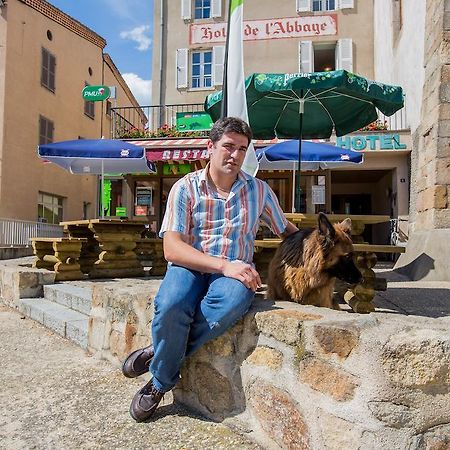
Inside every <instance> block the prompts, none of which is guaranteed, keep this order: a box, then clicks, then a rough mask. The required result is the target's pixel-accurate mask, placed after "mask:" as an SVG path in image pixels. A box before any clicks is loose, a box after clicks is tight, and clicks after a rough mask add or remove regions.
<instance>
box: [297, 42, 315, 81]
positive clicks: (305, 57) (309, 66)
mask: <svg viewBox="0 0 450 450" xmlns="http://www.w3.org/2000/svg"><path fill="white" fill-rule="evenodd" d="M298 71H299V72H300V73H309V72H314V48H313V42H312V41H300V42H299V43H298Z"/></svg>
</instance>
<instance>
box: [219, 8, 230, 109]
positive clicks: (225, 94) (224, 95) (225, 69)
mask: <svg viewBox="0 0 450 450" xmlns="http://www.w3.org/2000/svg"><path fill="white" fill-rule="evenodd" d="M230 17H231V0H229V1H228V24H227V40H226V43H225V57H224V61H223V80H222V105H221V108H220V117H221V118H223V117H227V115H228V83H227V81H228V80H227V78H228V77H227V72H228V49H229V45H230Z"/></svg>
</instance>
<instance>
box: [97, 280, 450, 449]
mask: <svg viewBox="0 0 450 450" xmlns="http://www.w3.org/2000/svg"><path fill="white" fill-rule="evenodd" d="M124 283H125V282H124V281H122V282H121V283H119V282H118V281H115V282H104V283H103V282H102V283H96V284H95V286H94V290H93V305H92V310H91V318H90V324H89V350H90V351H91V352H92V353H94V354H96V355H100V356H102V357H104V358H107V359H108V360H110V361H112V362H113V363H114V364H116V365H120V363H121V362H122V361H123V359H124V358H125V356H126V355H127V354H128V353H129V352H130V351H132V350H134V349H136V348H139V347H142V346H145V345H148V343H149V342H150V325H151V320H152V314H153V298H154V295H155V293H156V291H157V289H158V287H159V283H160V281H159V280H148V281H146V280H134V281H129V282H128V281H126V283H125V284H124ZM448 328H449V321H448V318H441V319H427V318H418V317H415V318H414V319H412V318H410V317H407V316H398V315H395V314H383V313H375V314H370V315H359V314H354V313H347V312H344V311H333V310H328V309H326V308H315V307H305V306H301V305H297V304H294V303H287V302H270V301H264V300H261V299H257V300H255V302H254V305H253V307H252V308H251V310H250V312H249V313H248V314H247V315H246V316H245V318H244V319H243V320H241V321H240V322H238V323H237V324H236V325H235V326H234V327H233V328H232V329H230V330H229V331H228V332H227V333H226V334H225V335H223V336H221V337H219V338H218V339H216V340H214V341H212V342H210V343H208V344H207V345H205V346H204V347H203V348H201V349H200V350H199V351H198V352H197V353H196V354H195V355H193V356H192V357H191V358H189V359H188V360H187V361H186V364H185V367H184V369H183V371H182V379H181V381H180V383H179V385H178V386H177V388H176V389H175V390H174V396H175V399H176V400H177V401H179V402H181V403H184V404H185V405H187V406H188V407H190V408H192V409H194V410H196V411H198V412H200V413H202V414H203V415H205V416H206V417H208V418H210V419H212V420H215V421H224V422H225V423H227V424H228V425H230V426H232V427H235V428H237V429H238V430H240V431H241V432H243V433H246V434H248V435H250V437H252V438H253V439H255V440H256V441H259V442H260V443H261V444H262V446H263V448H268V449H271V448H274V449H275V448H286V449H295V450H298V449H320V450H322V449H339V450H343V449H345V450H352V449H355V450H356V449H360V448H365V449H366V448H367V449H377V450H384V449H385V450H392V449H397V448H398V449H408V450H422V449H423V450H425V449H441V448H442V449H444V448H448V446H449V445H450V375H449V374H450V337H449V334H448ZM446 446H447V447H446Z"/></svg>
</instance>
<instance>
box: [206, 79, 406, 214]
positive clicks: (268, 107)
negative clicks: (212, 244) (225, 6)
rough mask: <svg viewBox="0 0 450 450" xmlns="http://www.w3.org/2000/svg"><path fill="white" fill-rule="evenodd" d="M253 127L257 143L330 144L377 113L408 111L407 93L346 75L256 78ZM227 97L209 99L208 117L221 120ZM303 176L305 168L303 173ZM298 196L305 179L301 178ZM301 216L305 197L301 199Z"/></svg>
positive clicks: (251, 83) (251, 95)
mask: <svg viewBox="0 0 450 450" xmlns="http://www.w3.org/2000/svg"><path fill="white" fill-rule="evenodd" d="M245 88H246V98H247V107H248V116H249V122H250V126H251V127H252V130H253V134H254V137H255V138H256V139H272V138H274V137H278V138H288V139H292V138H297V139H298V140H299V159H298V160H299V161H301V140H302V139H324V138H329V137H330V136H331V134H332V132H333V129H334V131H335V133H336V135H337V136H343V135H345V134H347V133H351V132H352V131H356V130H359V129H360V128H362V127H364V126H366V125H368V124H370V123H372V122H373V121H374V120H376V119H377V118H378V113H377V110H379V111H381V112H382V113H383V114H384V115H386V116H390V115H392V114H394V113H395V112H396V111H398V110H399V109H401V108H402V107H403V105H404V102H403V90H402V88H401V87H399V86H390V85H386V84H382V83H378V82H376V81H372V80H368V79H367V78H364V77H361V76H359V75H355V74H353V73H350V72H347V71H345V70H336V71H331V72H312V73H281V74H275V73H254V74H252V75H250V76H249V77H248V78H247V79H246V80H245ZM221 101H222V92H221V91H220V92H216V93H213V94H210V95H208V97H207V98H206V100H205V111H207V112H208V113H209V114H210V115H211V117H212V118H213V120H217V119H218V118H220V108H221ZM298 172H299V175H300V164H299V167H298ZM297 187H298V188H297V193H298V194H299V188H300V176H298V177H297ZM296 200H297V201H296V211H297V212H299V210H300V208H299V202H300V195H297V199H296Z"/></svg>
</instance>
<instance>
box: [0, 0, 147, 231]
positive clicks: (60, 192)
mask: <svg viewBox="0 0 450 450" xmlns="http://www.w3.org/2000/svg"><path fill="white" fill-rule="evenodd" d="M105 45H106V41H105V40H104V39H103V38H102V37H101V36H99V35H97V34H96V33H95V32H93V31H92V30H90V29H89V28H87V27H86V26H84V25H82V24H81V23H79V22H78V21H76V20H74V19H72V18H71V17H70V16H68V15H67V14H65V13H64V12H62V11H60V10H59V9H57V8H55V7H54V6H52V5H51V4H50V3H48V2H46V1H43V0H8V1H7V2H1V6H0V155H1V158H0V218H7V219H21V220H28V221H42V222H48V223H58V222H59V221H61V220H74V219H80V218H83V217H85V218H91V217H97V216H98V192H97V177H95V176H93V175H89V176H81V175H70V174H69V173H67V172H66V171H64V170H63V169H61V168H59V167H57V166H55V165H53V164H51V163H45V161H43V160H42V159H40V158H38V156H37V151H36V149H37V146H38V145H39V144H40V143H49V142H53V141H55V142H56V141H63V140H69V139H79V138H80V139H81V138H101V137H102V136H104V137H105V138H107V137H110V130H111V113H110V110H111V106H112V103H111V102H114V101H117V102H120V103H121V104H123V105H124V106H126V105H129V106H138V103H137V101H136V100H135V98H134V97H133V95H132V93H131V91H130V89H129V88H128V86H127V85H126V83H125V81H124V80H123V78H122V76H121V75H120V73H119V71H118V70H117V68H116V67H115V65H114V63H113V61H112V60H111V58H110V56H109V55H107V54H105V53H104V52H103V50H104V47H105ZM86 85H108V86H114V87H115V88H116V90H115V91H116V100H113V99H109V100H108V101H107V102H96V103H93V102H85V101H84V100H83V98H82V95H81V91H82V89H83V88H84V87H85V86H86Z"/></svg>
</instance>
